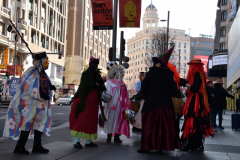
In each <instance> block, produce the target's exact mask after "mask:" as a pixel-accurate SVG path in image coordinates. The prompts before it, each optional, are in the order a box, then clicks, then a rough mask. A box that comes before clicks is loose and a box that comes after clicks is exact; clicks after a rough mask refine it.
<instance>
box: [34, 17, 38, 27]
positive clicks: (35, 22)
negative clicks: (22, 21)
mask: <svg viewBox="0 0 240 160" xmlns="http://www.w3.org/2000/svg"><path fill="white" fill-rule="evenodd" d="M34 19H35V20H34V27H35V28H37V17H35V18H34Z"/></svg>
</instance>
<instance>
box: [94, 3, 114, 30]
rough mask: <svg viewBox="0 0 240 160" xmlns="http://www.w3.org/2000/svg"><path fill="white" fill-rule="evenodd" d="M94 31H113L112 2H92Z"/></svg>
mask: <svg viewBox="0 0 240 160" xmlns="http://www.w3.org/2000/svg"><path fill="white" fill-rule="evenodd" d="M92 16H93V30H109V29H113V3H112V0H92Z"/></svg>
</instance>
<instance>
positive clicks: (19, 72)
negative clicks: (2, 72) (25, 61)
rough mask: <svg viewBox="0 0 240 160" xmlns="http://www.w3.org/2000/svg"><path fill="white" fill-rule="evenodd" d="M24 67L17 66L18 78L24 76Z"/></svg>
mask: <svg viewBox="0 0 240 160" xmlns="http://www.w3.org/2000/svg"><path fill="white" fill-rule="evenodd" d="M22 71H23V65H16V76H22Z"/></svg>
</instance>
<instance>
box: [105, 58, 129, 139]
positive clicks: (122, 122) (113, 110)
mask: <svg viewBox="0 0 240 160" xmlns="http://www.w3.org/2000/svg"><path fill="white" fill-rule="evenodd" d="M107 70H108V74H107V84H106V88H107V91H108V92H109V93H110V94H111V95H112V99H111V101H110V102H109V103H103V106H104V108H105V109H104V114H105V116H106V119H107V122H105V124H104V128H103V130H104V132H105V133H106V134H107V142H111V138H112V136H114V142H119V143H122V140H121V139H120V138H119V136H120V135H125V136H127V138H130V131H129V123H128V121H127V119H126V117H125V110H126V109H128V108H129V107H130V101H129V96H128V92H127V87H126V85H125V83H124V81H123V77H124V75H125V69H124V67H123V66H120V65H117V63H116V62H109V63H108V64H107Z"/></svg>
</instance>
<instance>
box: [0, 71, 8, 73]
mask: <svg viewBox="0 0 240 160" xmlns="http://www.w3.org/2000/svg"><path fill="white" fill-rule="evenodd" d="M7 72H8V71H0V73H7Z"/></svg>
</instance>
